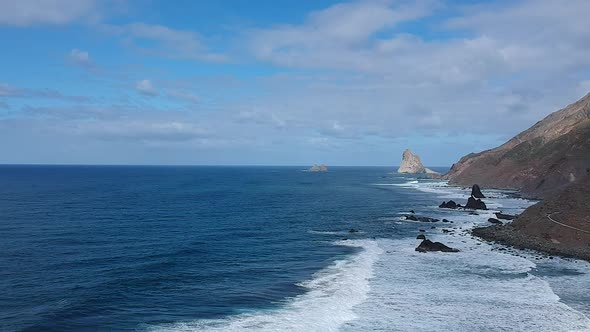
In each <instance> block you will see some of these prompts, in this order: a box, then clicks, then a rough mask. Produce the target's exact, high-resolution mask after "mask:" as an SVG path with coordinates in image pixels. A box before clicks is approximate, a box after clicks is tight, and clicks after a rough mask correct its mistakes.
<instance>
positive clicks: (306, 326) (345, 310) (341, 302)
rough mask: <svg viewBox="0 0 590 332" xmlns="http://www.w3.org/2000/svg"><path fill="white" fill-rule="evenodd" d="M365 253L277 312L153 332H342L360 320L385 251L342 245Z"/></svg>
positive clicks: (367, 243) (337, 265)
mask: <svg viewBox="0 0 590 332" xmlns="http://www.w3.org/2000/svg"><path fill="white" fill-rule="evenodd" d="M336 244H337V245H346V246H352V247H359V248H361V251H360V252H358V253H357V254H354V255H352V256H351V257H350V258H348V259H344V260H338V261H336V262H334V264H332V265H331V266H329V267H327V268H325V269H323V270H321V271H319V272H318V273H316V274H315V275H314V277H313V278H312V279H310V280H308V281H305V282H302V283H301V284H300V286H302V287H304V288H306V290H307V292H306V293H304V294H302V295H300V296H297V297H294V298H292V299H290V300H288V301H287V302H286V303H285V304H284V305H283V306H282V307H280V308H278V309H275V310H265V311H258V312H254V313H247V314H240V315H236V316H231V317H228V318H226V319H217V320H196V321H192V322H183V323H176V324H173V325H166V326H159V327H156V328H153V329H152V330H153V331H229V332H231V331H263V332H264V331H301V332H313V331H318V332H320V331H326V332H329V331H339V328H340V327H341V326H342V325H343V324H345V323H346V322H349V321H352V320H354V319H356V318H358V316H357V314H356V313H355V312H354V311H353V308H354V307H355V306H356V305H359V304H360V303H362V302H364V301H365V300H366V299H367V294H368V292H369V289H370V286H369V279H370V278H371V277H372V275H373V265H374V263H375V262H376V261H377V260H378V257H379V256H380V255H381V253H382V250H381V249H380V248H379V246H378V245H377V243H376V241H374V240H346V241H338V242H337V243H336Z"/></svg>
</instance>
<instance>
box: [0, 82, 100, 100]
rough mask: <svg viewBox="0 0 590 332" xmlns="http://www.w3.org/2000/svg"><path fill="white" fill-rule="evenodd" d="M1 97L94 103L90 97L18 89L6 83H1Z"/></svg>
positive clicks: (49, 90)
mask: <svg viewBox="0 0 590 332" xmlns="http://www.w3.org/2000/svg"><path fill="white" fill-rule="evenodd" d="M0 97H11V98H41V99H60V100H65V101H73V102H90V101H92V98H91V97H88V96H71V95H66V94H63V93H61V92H60V91H57V90H53V89H30V88H17V87H14V86H12V85H9V84H5V83H0Z"/></svg>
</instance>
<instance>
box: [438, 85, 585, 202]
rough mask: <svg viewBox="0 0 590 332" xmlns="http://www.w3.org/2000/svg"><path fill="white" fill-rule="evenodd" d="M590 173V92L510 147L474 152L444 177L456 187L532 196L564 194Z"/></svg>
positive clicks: (510, 143) (525, 132)
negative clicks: (569, 187)
mask: <svg viewBox="0 0 590 332" xmlns="http://www.w3.org/2000/svg"><path fill="white" fill-rule="evenodd" d="M589 169H590V93H589V94H587V95H586V96H585V97H583V98H582V99H580V100H579V101H577V102H576V103H574V104H571V105H569V106H567V107H566V108H564V109H562V110H559V111H557V112H554V113H552V114H550V115H549V116H547V117H546V118H545V119H543V120H542V121H539V122H537V123H536V124H535V125H534V126H532V127H531V128H529V129H527V130H525V131H523V132H522V133H520V134H518V135H517V136H515V137H514V138H512V139H511V140H510V141H508V142H506V143H505V144H503V145H501V146H499V147H497V148H495V149H491V150H487V151H483V152H480V153H477V154H474V153H472V154H469V155H467V156H465V157H463V158H461V160H459V162H457V163H456V164H454V165H453V167H452V168H451V170H450V171H449V172H448V173H447V174H445V176H444V178H445V179H447V180H449V183H450V184H457V185H465V186H470V185H472V184H474V183H477V184H479V185H480V186H483V187H493V188H510V189H518V190H520V191H521V192H522V193H523V194H524V195H526V196H528V197H543V196H546V195H548V194H551V193H554V192H558V191H560V190H562V189H563V188H565V187H566V186H567V185H568V184H570V183H572V182H574V181H575V180H576V179H578V178H581V177H583V176H585V175H586V173H587V172H588V170H589Z"/></svg>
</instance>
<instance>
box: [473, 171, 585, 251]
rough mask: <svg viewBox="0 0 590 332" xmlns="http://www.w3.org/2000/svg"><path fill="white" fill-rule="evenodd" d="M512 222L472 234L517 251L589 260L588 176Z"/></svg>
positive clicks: (532, 207)
mask: <svg viewBox="0 0 590 332" xmlns="http://www.w3.org/2000/svg"><path fill="white" fill-rule="evenodd" d="M497 216H498V214H497ZM499 216H500V217H503V218H504V219H510V218H511V217H512V216H507V215H504V214H499ZM512 219H514V220H513V221H512V222H510V223H508V224H505V225H493V226H489V227H479V228H474V229H473V230H472V234H473V235H475V236H478V237H481V238H483V239H486V240H491V241H496V242H499V243H503V244H506V245H510V246H514V247H517V248H521V249H524V248H528V249H534V250H538V251H541V252H544V253H547V254H550V255H559V256H566V257H574V258H580V259H584V260H587V261H590V175H588V176H586V177H584V178H582V179H580V180H579V181H577V182H576V183H574V184H572V185H570V186H569V187H567V188H566V189H565V190H564V191H562V192H560V193H557V194H554V195H551V196H549V197H547V198H546V199H545V200H543V201H541V202H539V203H537V204H535V205H533V206H531V207H529V208H528V209H526V210H525V211H524V212H523V213H522V214H521V215H520V216H518V217H517V218H512Z"/></svg>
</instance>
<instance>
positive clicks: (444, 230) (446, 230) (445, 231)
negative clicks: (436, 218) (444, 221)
mask: <svg viewBox="0 0 590 332" xmlns="http://www.w3.org/2000/svg"><path fill="white" fill-rule="evenodd" d="M442 231H443V233H449V232H451V231H450V230H448V229H446V228H443V230H442Z"/></svg>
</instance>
